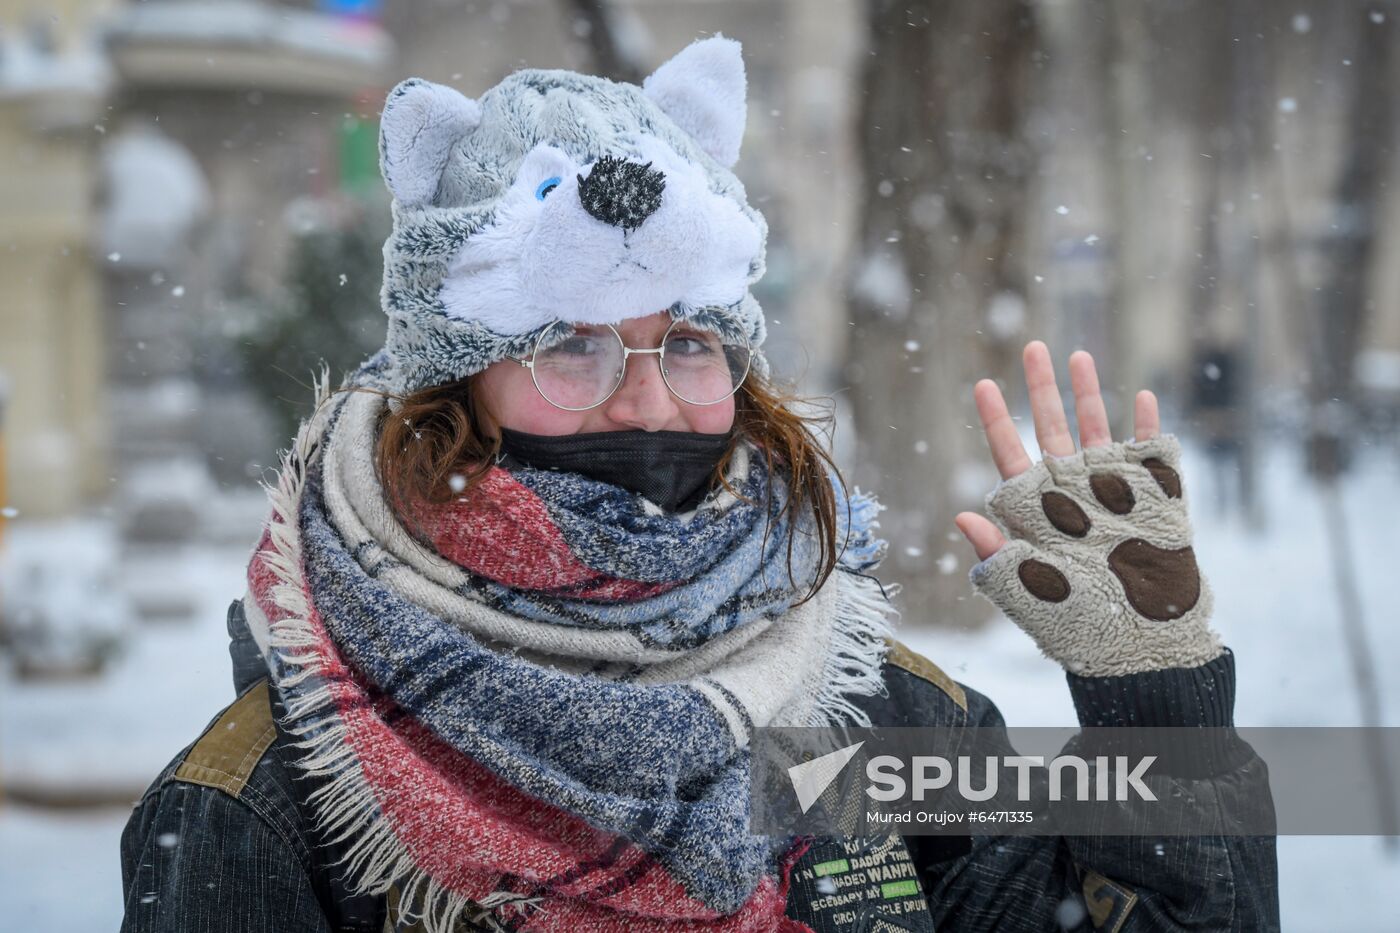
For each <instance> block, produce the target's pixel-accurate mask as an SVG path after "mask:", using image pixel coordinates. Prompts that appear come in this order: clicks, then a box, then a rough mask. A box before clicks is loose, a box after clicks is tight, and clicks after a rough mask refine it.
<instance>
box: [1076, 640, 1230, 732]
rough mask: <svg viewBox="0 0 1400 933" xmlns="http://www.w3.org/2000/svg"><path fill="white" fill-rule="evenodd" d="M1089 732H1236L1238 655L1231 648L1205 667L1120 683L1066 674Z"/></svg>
mask: <svg viewBox="0 0 1400 933" xmlns="http://www.w3.org/2000/svg"><path fill="white" fill-rule="evenodd" d="M1065 678H1066V679H1067V680H1068V681H1069V692H1070V696H1072V697H1073V698H1074V711H1075V712H1076V713H1077V714H1078V715H1079V723H1080V725H1084V726H1232V725H1234V724H1235V654H1234V652H1233V651H1231V650H1230V649H1229V648H1226V649H1225V650H1224V652H1222V653H1221V655H1220V656H1219V657H1217V658H1215V659H1214V660H1212V661H1207V662H1206V663H1205V664H1202V665H1201V666H1200V667H1173V668H1168V669H1167V670H1164V671H1143V672H1142V673H1140V674H1123V675H1120V676H1118V677H1080V676H1079V675H1077V674H1071V673H1069V672H1068V671H1066V672H1065Z"/></svg>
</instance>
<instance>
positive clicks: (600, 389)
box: [506, 320, 752, 411]
mask: <svg viewBox="0 0 1400 933" xmlns="http://www.w3.org/2000/svg"><path fill="white" fill-rule="evenodd" d="M560 328H563V329H565V330H566V331H567V332H568V333H567V335H564V334H561V333H560V331H559V329H560ZM633 353H655V354H656V355H657V357H658V360H657V362H658V363H659V364H660V366H661V378H662V379H663V380H664V381H665V382H666V388H668V389H670V390H671V394H672V395H674V396H676V398H678V399H680V400H681V401H683V402H687V403H689V404H691V405H714V404H716V403H718V402H722V401H724V400H725V399H727V398H729V397H730V396H731V395H733V394H734V393H735V392H737V391H739V386H740V385H741V384H742V383H743V381H744V377H745V376H747V375H748V373H749V364H750V362H751V359H752V354H751V352H750V350H749V344H748V342H747V341H744V342H743V343H733V342H729V341H726V340H725V339H724V338H722V337H720V336H719V335H718V334H716V333H713V332H712V331H708V330H704V329H702V328H700V327H697V326H696V325H695V324H692V323H690V322H688V321H684V320H675V321H672V322H671V326H670V327H669V328H667V330H666V335H665V336H664V337H662V338H661V346H659V347H656V348H654V349H650V350H647V349H641V348H638V347H629V346H627V345H626V344H624V343H623V342H622V335H621V334H619V333H618V332H617V329H616V328H615V327H613V326H612V325H611V324H566V323H563V322H562V321H561V322H556V323H555V324H552V325H550V327H548V328H546V329H545V330H544V331H543V332H542V333H541V334H540V335H539V337H538V338H536V340H535V349H534V352H533V353H531V354H530V358H529V359H521V358H520V357H517V356H507V357H506V359H508V360H510V361H511V362H513V363H519V364H520V365H521V366H524V367H526V368H527V369H529V370H530V375H531V377H532V378H533V379H534V382H535V388H536V389H538V390H539V393H540V395H542V396H544V399H545V401H547V402H549V403H550V404H551V405H553V406H555V407H556V408H562V409H564V410H565V411H587V410H588V409H590V408H597V407H598V406H599V405H601V404H603V403H604V402H606V401H607V400H608V399H610V398H612V395H613V393H614V392H616V391H617V387H618V386H620V385H622V380H623V378H624V377H625V376H626V373H627V359H628V357H630V356H631V355H632V354H633Z"/></svg>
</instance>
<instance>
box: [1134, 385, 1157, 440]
mask: <svg viewBox="0 0 1400 933" xmlns="http://www.w3.org/2000/svg"><path fill="white" fill-rule="evenodd" d="M1133 424H1134V425H1136V427H1135V428H1134V434H1133V436H1134V437H1135V438H1136V439H1137V440H1140V441H1145V440H1147V439H1148V438H1149V437H1156V436H1157V435H1158V434H1160V433H1161V431H1162V419H1161V416H1160V415H1159V414H1158V412H1157V396H1155V395H1153V394H1152V392H1151V391H1149V390H1147V389H1143V390H1142V391H1141V392H1139V393H1138V394H1137V397H1136V398H1134V399H1133Z"/></svg>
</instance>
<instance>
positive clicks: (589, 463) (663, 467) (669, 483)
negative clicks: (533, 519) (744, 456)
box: [501, 428, 732, 512]
mask: <svg viewBox="0 0 1400 933" xmlns="http://www.w3.org/2000/svg"><path fill="white" fill-rule="evenodd" d="M731 437H732V432H726V433H724V434H696V433H695V432H693V431H640V430H638V431H593V432H589V433H587V434H561V435H558V436H551V435H545V434H526V433H524V432H523V431H512V430H511V429H510V428H501V452H502V453H503V454H504V455H505V457H504V458H503V460H502V465H503V466H506V467H510V466H512V465H515V464H521V465H524V466H530V467H534V468H535V469H539V470H565V471H567V472H570V473H582V474H583V475H584V476H587V477H589V478H590V479H596V480H599V481H601V482H604V483H610V484H612V485H614V486H620V487H622V488H623V489H626V490H629V491H631V492H636V493H640V494H642V495H643V496H646V497H647V498H648V499H650V500H651V501H652V502H655V503H656V504H657V505H659V506H661V507H662V508H663V509H665V510H666V511H668V512H686V511H689V510H690V509H693V508H695V507H696V506H697V505H699V504H700V502H701V500H702V499H704V498H705V493H707V492H708V491H709V488H710V478H711V476H712V475H713V473H714V471H715V467H716V465H718V464H719V461H720V458H721V457H723V456H724V452H725V451H726V450H728V449H729V442H730V439H731ZM511 461H513V463H512V462H511Z"/></svg>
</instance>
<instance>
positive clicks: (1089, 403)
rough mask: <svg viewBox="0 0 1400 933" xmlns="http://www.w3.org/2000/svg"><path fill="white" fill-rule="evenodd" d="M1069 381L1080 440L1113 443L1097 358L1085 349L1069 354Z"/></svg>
mask: <svg viewBox="0 0 1400 933" xmlns="http://www.w3.org/2000/svg"><path fill="white" fill-rule="evenodd" d="M1069 382H1070V386H1071V387H1072V388H1073V389H1074V414H1075V420H1077V421H1078V422H1079V443H1080V445H1081V446H1084V447H1107V446H1108V445H1109V444H1111V443H1113V435H1112V434H1111V433H1110V431H1109V427H1108V410H1107V409H1106V408H1104V404H1103V396H1102V395H1101V394H1100V393H1099V374H1098V372H1097V371H1096V370H1095V369H1094V358H1093V357H1092V356H1091V355H1090V354H1089V353H1088V352H1087V351H1085V350H1076V351H1074V352H1073V353H1071V354H1070V355H1069Z"/></svg>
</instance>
